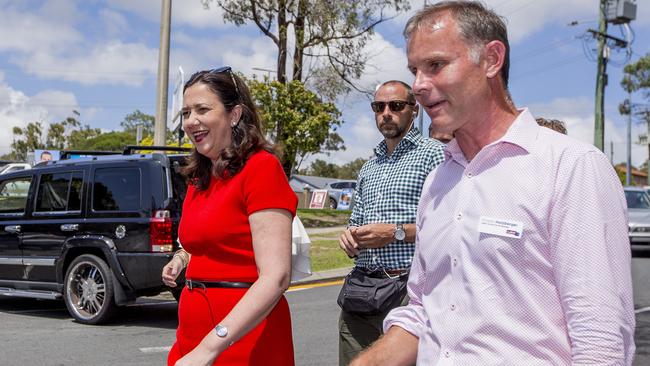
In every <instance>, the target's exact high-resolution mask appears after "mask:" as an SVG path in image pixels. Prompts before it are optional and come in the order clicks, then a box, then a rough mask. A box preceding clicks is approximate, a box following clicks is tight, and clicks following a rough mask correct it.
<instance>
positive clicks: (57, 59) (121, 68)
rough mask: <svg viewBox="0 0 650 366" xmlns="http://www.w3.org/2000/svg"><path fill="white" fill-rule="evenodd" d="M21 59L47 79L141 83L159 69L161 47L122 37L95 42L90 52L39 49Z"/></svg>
mask: <svg viewBox="0 0 650 366" xmlns="http://www.w3.org/2000/svg"><path fill="white" fill-rule="evenodd" d="M18 62H19V63H20V64H22V65H24V68H25V71H26V72H28V73H31V74H35V75H38V76H40V77H42V78H44V79H62V80H67V81H76V82H79V83H81V84H85V85H92V84H112V85H117V84H124V85H130V86H140V85H142V83H143V82H144V81H145V79H146V78H147V77H151V76H155V75H156V72H157V63H158V50H157V49H153V48H149V47H147V46H146V45H144V44H141V43H123V42H122V41H120V40H113V41H109V42H107V43H105V44H99V45H96V46H95V47H94V48H92V49H90V50H88V52H87V53H83V54H75V55H68V54H64V55H60V54H55V53H50V52H40V51H36V52H34V53H32V54H30V55H28V56H22V57H21V58H19V59H18Z"/></svg>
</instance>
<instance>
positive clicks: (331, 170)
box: [305, 159, 339, 178]
mask: <svg viewBox="0 0 650 366" xmlns="http://www.w3.org/2000/svg"><path fill="white" fill-rule="evenodd" d="M305 173H307V174H309V175H313V176H316V177H328V178H338V177H339V166H338V165H336V164H333V163H328V162H326V161H325V160H321V159H316V160H314V161H312V163H311V165H310V166H309V169H308V170H307V171H306V172H305Z"/></svg>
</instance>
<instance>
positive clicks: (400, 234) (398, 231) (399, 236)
mask: <svg viewBox="0 0 650 366" xmlns="http://www.w3.org/2000/svg"><path fill="white" fill-rule="evenodd" d="M393 236H394V237H395V239H396V240H404V239H406V231H404V225H402V224H397V225H395V233H393Z"/></svg>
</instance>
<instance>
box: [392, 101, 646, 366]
mask: <svg viewBox="0 0 650 366" xmlns="http://www.w3.org/2000/svg"><path fill="white" fill-rule="evenodd" d="M445 154H446V160H445V162H444V163H442V164H441V165H440V166H439V167H438V168H437V169H436V170H434V171H433V172H432V173H431V174H430V175H429V177H428V178H427V180H426V182H425V183H424V187H423V189H422V196H421V198H420V203H419V206H418V215H417V229H418V230H417V240H416V251H415V256H414V258H413V265H412V267H411V275H410V278H409V284H408V289H409V296H410V297H411V301H410V303H409V305H408V306H404V307H400V308H397V309H394V310H393V311H392V312H391V313H390V314H389V315H388V317H387V318H386V320H385V321H384V329H385V330H388V328H390V327H391V326H393V325H396V326H399V327H402V328H404V329H405V330H407V331H408V332H410V333H412V334H413V335H415V336H417V337H418V338H419V347H418V365H465V366H469V365H497V364H498V365H527V366H528V365H585V364H590V365H593V364H598V365H631V364H632V359H633V356H634V350H635V345H634V327H635V319H634V307H633V301H632V284H631V270H630V245H629V241H628V228H627V213H626V203H625V197H624V194H623V190H622V187H621V184H620V182H619V179H618V177H617V176H616V174H615V173H614V169H613V168H612V166H611V164H610V163H609V161H608V160H607V158H606V157H605V156H604V155H603V154H602V153H601V152H600V151H598V150H597V149H596V148H595V147H593V146H591V145H588V144H585V143H582V142H579V141H577V140H574V139H572V138H570V137H568V136H565V135H561V134H559V133H557V132H554V131H551V130H550V129H547V128H544V127H539V126H538V125H537V123H536V122H535V120H534V119H533V116H532V115H531V114H530V112H528V110H523V111H521V113H520V114H519V116H518V117H517V119H516V120H515V121H514V123H513V124H512V125H511V126H510V128H509V129H508V131H507V133H506V134H505V135H504V136H503V137H502V138H501V139H499V140H498V141H495V142H494V143H491V144H489V145H488V146H485V147H484V148H483V149H482V150H481V151H480V152H479V153H478V154H477V155H476V156H475V157H474V159H473V160H472V161H469V162H468V161H467V160H466V159H465V157H464V155H463V153H462V151H461V150H460V148H459V146H458V144H457V143H456V141H455V140H454V141H452V142H451V143H450V144H449V145H448V147H447V151H446V152H445ZM522 229H523V231H522ZM518 236H519V237H518Z"/></svg>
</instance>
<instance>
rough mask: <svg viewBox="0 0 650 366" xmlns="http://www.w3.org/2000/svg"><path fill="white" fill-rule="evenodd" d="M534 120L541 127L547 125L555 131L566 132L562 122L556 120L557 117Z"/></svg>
mask: <svg viewBox="0 0 650 366" xmlns="http://www.w3.org/2000/svg"><path fill="white" fill-rule="evenodd" d="M535 121H536V122H537V124H538V125H540V126H542V127H547V128H550V129H551V130H553V131H557V132H559V133H562V134H565V135H566V134H567V131H566V126H565V124H564V122H562V121H560V120H557V119H546V118H541V117H538V118H535Z"/></svg>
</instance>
